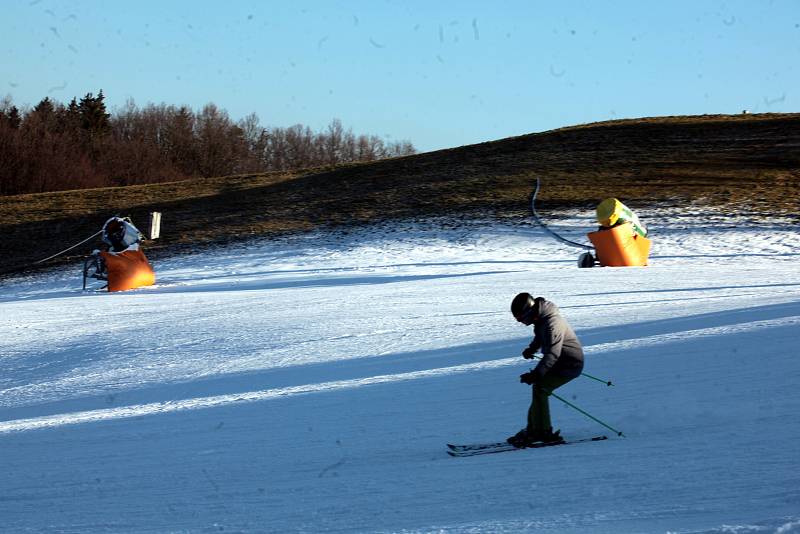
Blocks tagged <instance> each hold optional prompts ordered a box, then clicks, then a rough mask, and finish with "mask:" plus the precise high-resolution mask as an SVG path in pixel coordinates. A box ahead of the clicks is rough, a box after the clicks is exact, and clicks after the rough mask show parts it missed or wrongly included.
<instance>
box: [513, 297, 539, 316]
mask: <svg viewBox="0 0 800 534" xmlns="http://www.w3.org/2000/svg"><path fill="white" fill-rule="evenodd" d="M535 305H536V303H535V302H534V300H533V297H532V296H531V294H530V293H520V294H519V295H517V296H516V297H514V300H512V301H511V313H512V314H513V315H514V317H515V318H517V319H522V318H523V317H525V316H526V315H528V314H530V313H531V312H532V311H533V309H534V306H535Z"/></svg>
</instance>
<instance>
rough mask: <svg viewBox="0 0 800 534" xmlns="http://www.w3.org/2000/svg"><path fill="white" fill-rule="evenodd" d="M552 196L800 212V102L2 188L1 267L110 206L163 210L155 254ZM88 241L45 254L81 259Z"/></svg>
mask: <svg viewBox="0 0 800 534" xmlns="http://www.w3.org/2000/svg"><path fill="white" fill-rule="evenodd" d="M535 177H539V178H541V179H542V180H543V188H542V190H541V192H540V195H539V199H540V201H541V206H542V208H543V209H544V210H547V209H556V208H577V207H580V208H592V207H594V205H595V204H596V203H597V202H598V201H599V200H601V199H602V198H605V197H608V196H615V197H618V198H620V199H623V200H624V201H626V202H630V203H632V204H634V205H639V206H644V205H647V206H653V205H670V206H680V205H682V204H684V203H686V202H703V203H707V204H709V205H715V206H724V207H726V208H727V209H729V210H732V211H740V212H742V213H746V214H750V215H753V216H755V217H770V216H772V215H781V216H787V215H788V216H796V214H797V205H798V199H800V113H789V114H742V115H702V116H676V117H652V118H641V119H620V120H613V121H605V122H598V123H590V124H584V125H575V126H567V127H564V128H559V129H555V130H549V131H546V132H539V133H531V134H525V135H520V136H516V137H509V138H506V139H500V140H495V141H487V142H483V143H478V144H474V145H466V146H461V147H454V148H448V149H442V150H437V151H433V152H426V153H422V154H416V155H412V156H405V157H400V158H394V159H387V160H381V161H377V162H371V163H352V164H346V165H341V166H337V167H329V168H318V169H306V170H303V171H296V172H288V173H269V174H244V175H236V176H227V177H215V178H203V179H195V180H187V181H181V182H170V183H161V184H153V185H143V186H128V187H124V188H104V189H87V190H75V191H64V192H57V193H38V194H32V195H19V196H12V197H0V231H2V236H3V237H2V240H3V247H2V248H3V254H2V260H0V261H1V262H2V263H0V272H2V273H5V274H8V273H11V272H18V271H19V270H21V269H26V268H29V267H30V266H31V265H32V263H33V262H35V261H37V260H40V259H42V258H44V257H47V256H49V255H50V254H54V253H56V252H58V251H60V250H63V249H64V248H65V247H66V246H69V245H72V244H74V243H76V242H78V241H80V240H82V239H85V238H86V237H88V236H90V235H92V234H93V233H95V232H97V231H98V230H99V229H100V227H101V226H102V224H103V222H104V221H105V220H106V219H107V218H108V217H110V216H112V215H127V216H131V217H132V218H133V220H134V223H136V224H137V225H138V226H139V227H140V229H142V230H144V226H145V224H146V221H147V214H148V213H149V212H150V211H160V212H162V213H163V222H162V237H161V239H159V240H158V241H154V242H151V243H148V244H147V247H146V250H147V251H148V254H149V255H152V256H153V257H159V256H164V255H168V254H173V253H176V252H179V251H184V250H186V249H192V248H196V247H199V246H209V245H216V244H224V243H231V242H237V241H242V240H246V239H251V238H253V237H256V236H278V235H284V234H287V233H293V232H302V231H308V230H313V229H315V228H322V227H329V226H340V225H352V224H365V223H372V222H377V221H386V220H393V219H407V218H418V217H437V216H451V217H489V218H497V219H508V218H516V217H526V216H527V215H528V201H529V197H530V194H531V191H532V189H533V186H534V181H535ZM96 246H97V243H94V242H90V243H87V244H86V245H85V246H82V247H80V248H77V249H75V250H74V251H72V252H70V253H69V254H66V255H64V256H61V257H59V258H56V259H54V260H52V261H51V262H48V263H47V264H46V265H47V266H52V265H59V264H65V263H74V262H76V261H78V259H79V258H81V257H83V256H85V255H86V254H87V253H88V252H90V251H91V250H92V248H95V247H96Z"/></svg>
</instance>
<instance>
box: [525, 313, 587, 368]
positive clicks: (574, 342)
mask: <svg viewBox="0 0 800 534" xmlns="http://www.w3.org/2000/svg"><path fill="white" fill-rule="evenodd" d="M535 303H536V306H538V308H539V309H538V315H539V319H538V320H537V321H536V322H535V323H534V324H533V333H534V336H533V341H532V342H531V344H530V347H531V348H532V349H533V350H534V351H538V350H539V349H541V351H542V359H541V360H540V361H539V364H538V365H537V366H536V367H535V368H534V369H533V374H534V376H535V377H536V379H537V380H539V379H541V378H542V377H543V376H544V375H546V374H548V373H555V374H557V375H559V376H563V377H565V378H576V377H577V376H578V375H580V374H581V372H582V371H583V347H582V346H581V342H580V341H578V336H576V335H575V332H574V331H573V330H572V327H571V326H570V325H569V323H567V321H566V319H564V318H563V317H562V316H561V313H560V312H559V310H558V306H556V305H555V304H553V303H552V302H549V301H547V300H545V299H544V298H542V297H536V299H535Z"/></svg>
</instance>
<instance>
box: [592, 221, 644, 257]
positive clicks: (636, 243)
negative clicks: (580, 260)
mask: <svg viewBox="0 0 800 534" xmlns="http://www.w3.org/2000/svg"><path fill="white" fill-rule="evenodd" d="M587 235H588V237H589V240H590V241H591V242H592V244H593V245H594V248H595V251H596V252H595V254H596V256H597V261H599V262H600V265H602V266H603V267H636V266H643V265H647V258H648V256H649V255H650V240H649V239H647V238H646V237H642V236H641V235H639V234H636V233H635V232H634V231H633V227H632V225H631V223H629V222H628V223H625V224H620V225H619V226H614V227H613V228H609V229H608V230H599V231H597V232H591V233H589V234H587Z"/></svg>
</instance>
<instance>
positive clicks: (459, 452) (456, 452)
mask: <svg viewBox="0 0 800 534" xmlns="http://www.w3.org/2000/svg"><path fill="white" fill-rule="evenodd" d="M605 439H608V437H607V436H595V437H593V438H582V439H570V440H562V441H553V442H549V443H545V442H539V443H533V444H532V445H529V446H527V447H523V448H517V447H514V446H513V445H509V444H508V443H506V442H505V441H498V442H496V443H483V444H480V443H475V444H470V445H452V444H449V443H448V445H447V446H448V447H449V450H448V451H447V454H449V455H450V456H456V457H459V456H478V455H480V454H496V453H498V452H507V451H522V450H525V449H541V448H543V447H556V446H558V445H572V444H573V443H586V442H588V441H603V440H605Z"/></svg>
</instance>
